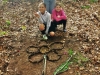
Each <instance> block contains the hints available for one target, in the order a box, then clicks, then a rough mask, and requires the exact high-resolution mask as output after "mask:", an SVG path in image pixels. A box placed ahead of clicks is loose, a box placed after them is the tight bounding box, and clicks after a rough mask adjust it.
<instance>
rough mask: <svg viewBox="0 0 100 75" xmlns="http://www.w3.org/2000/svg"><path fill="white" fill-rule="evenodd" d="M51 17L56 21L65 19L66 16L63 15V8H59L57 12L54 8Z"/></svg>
mask: <svg viewBox="0 0 100 75" xmlns="http://www.w3.org/2000/svg"><path fill="white" fill-rule="evenodd" d="M58 15H59V16H60V17H59V18H58V17H57V16H58ZM52 19H53V20H56V21H60V20H66V19H67V16H66V15H65V12H64V11H63V10H60V11H59V12H57V11H56V10H55V9H53V11H52Z"/></svg>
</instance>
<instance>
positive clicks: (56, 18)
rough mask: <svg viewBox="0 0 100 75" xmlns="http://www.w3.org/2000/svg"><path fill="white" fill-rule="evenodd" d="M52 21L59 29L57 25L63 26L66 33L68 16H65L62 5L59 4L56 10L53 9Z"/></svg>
mask: <svg viewBox="0 0 100 75" xmlns="http://www.w3.org/2000/svg"><path fill="white" fill-rule="evenodd" d="M52 19H53V23H54V24H55V27H57V25H59V24H63V31H64V32H66V22H67V16H66V15H65V12H64V11H63V9H62V7H61V5H60V3H57V4H56V6H55V8H54V9H53V11H52Z"/></svg>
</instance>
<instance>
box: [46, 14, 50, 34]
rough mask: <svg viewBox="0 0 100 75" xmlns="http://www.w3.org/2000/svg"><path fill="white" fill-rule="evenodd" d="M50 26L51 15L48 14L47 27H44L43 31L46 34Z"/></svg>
mask: <svg viewBox="0 0 100 75" xmlns="http://www.w3.org/2000/svg"><path fill="white" fill-rule="evenodd" d="M50 26H51V15H50V14H48V15H47V27H46V31H45V33H46V34H48V31H49V28H50Z"/></svg>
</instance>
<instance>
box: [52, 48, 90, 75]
mask: <svg viewBox="0 0 100 75" xmlns="http://www.w3.org/2000/svg"><path fill="white" fill-rule="evenodd" d="M68 54H69V56H70V57H69V59H68V60H66V61H65V62H64V63H63V64H61V65H60V66H59V67H58V68H57V69H56V70H55V72H54V75H57V74H59V73H62V72H64V71H66V70H68V68H69V66H70V65H71V64H72V63H77V64H78V65H79V66H80V65H83V64H84V63H85V62H87V61H88V60H89V59H88V58H86V57H85V56H83V54H82V53H80V52H74V51H73V50H72V49H70V50H69V51H68Z"/></svg>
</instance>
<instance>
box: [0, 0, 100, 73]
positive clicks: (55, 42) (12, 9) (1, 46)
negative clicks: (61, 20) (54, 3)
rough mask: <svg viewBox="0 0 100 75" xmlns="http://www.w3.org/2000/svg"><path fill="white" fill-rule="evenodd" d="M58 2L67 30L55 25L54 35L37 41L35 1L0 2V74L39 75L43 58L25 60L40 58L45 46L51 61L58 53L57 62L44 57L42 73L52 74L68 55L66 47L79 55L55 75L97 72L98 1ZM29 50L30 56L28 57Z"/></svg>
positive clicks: (99, 39) (99, 44) (99, 45)
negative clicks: (45, 62)
mask: <svg viewBox="0 0 100 75" xmlns="http://www.w3.org/2000/svg"><path fill="white" fill-rule="evenodd" d="M58 1H60V0H58ZM40 2H41V1H40ZM61 2H62V5H63V6H64V11H65V12H66V14H67V18H68V19H67V32H62V25H59V26H58V30H57V31H56V35H55V37H49V39H48V40H46V41H43V40H41V33H40V32H39V30H38V21H37V20H36V19H35V17H34V15H33V14H34V13H33V12H34V11H37V6H38V3H39V2H36V3H34V4H30V3H28V2H25V3H14V4H12V3H5V4H2V3H0V75H42V70H43V60H42V61H41V62H37V63H31V62H29V59H31V60H33V61H39V60H41V59H43V55H44V54H43V52H41V51H40V49H41V47H47V48H49V51H48V53H47V55H48V56H49V59H50V58H51V60H54V59H58V58H59V57H58V56H59V55H60V56H61V58H60V59H59V60H58V61H50V60H47V67H46V75H53V73H54V71H55V70H56V69H57V67H58V66H59V65H61V64H62V63H63V62H65V61H66V60H67V59H68V58H70V55H69V50H70V49H72V50H73V52H77V53H79V54H80V58H77V61H76V63H74V64H71V65H70V66H69V67H68V70H67V71H65V72H63V73H61V74H59V75H100V2H96V3H95V2H93V3H91V2H90V1H85V0H84V1H74V0H72V1H67V0H62V1H61ZM63 46H64V47H63ZM29 50H30V51H29ZM32 51H33V52H35V53H34V54H33V56H34V57H33V56H32V58H30V57H29V56H30V55H31V54H32V53H31V52H32ZM38 51H40V53H39V52H38ZM55 51H56V53H55ZM36 52H37V53H36Z"/></svg>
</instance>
